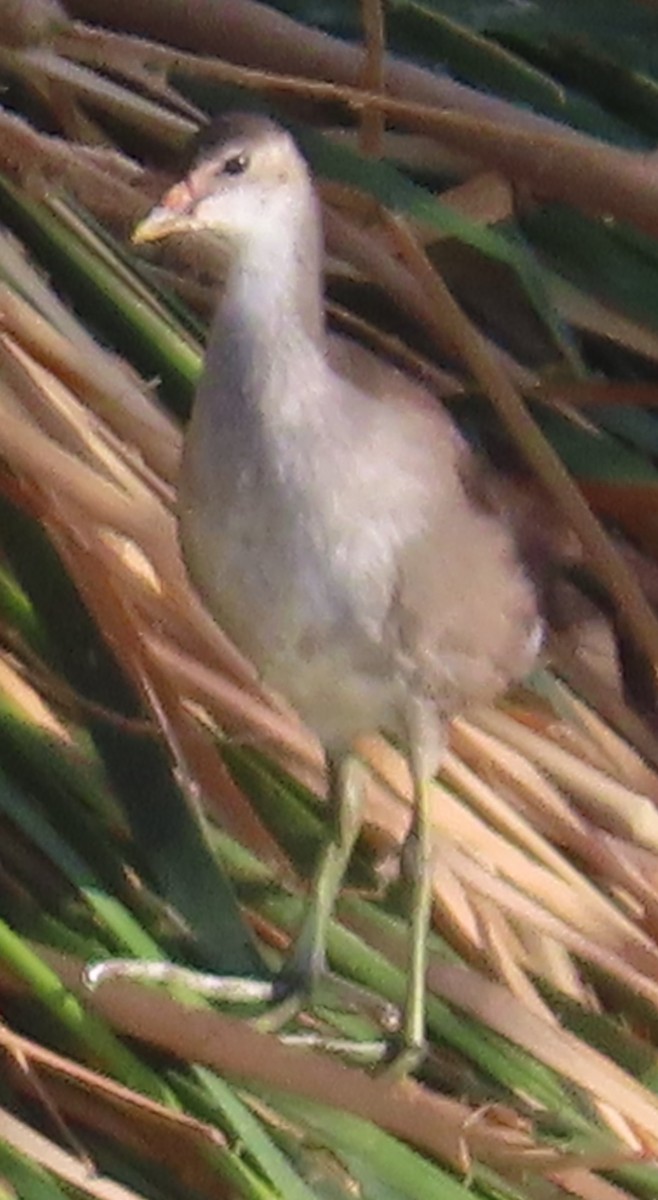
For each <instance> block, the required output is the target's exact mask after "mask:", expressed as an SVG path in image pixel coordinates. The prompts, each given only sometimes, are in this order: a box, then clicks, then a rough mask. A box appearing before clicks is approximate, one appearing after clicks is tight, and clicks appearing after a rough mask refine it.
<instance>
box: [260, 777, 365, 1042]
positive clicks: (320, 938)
mask: <svg viewBox="0 0 658 1200" xmlns="http://www.w3.org/2000/svg"><path fill="white" fill-rule="evenodd" d="M363 770H364V768H363V766H362V764H361V763H360V762H359V761H358V760H357V759H356V758H354V757H353V756H352V755H349V754H348V755H344V756H342V757H340V758H331V757H328V758H327V772H328V777H329V790H328V802H329V805H330V818H331V826H332V828H331V839H330V841H329V842H328V844H327V846H326V847H325V849H324V851H323V853H322V856H321V858H320V861H319V863H318V865H317V867H316V870H315V874H314V877H313V882H312V885H311V899H310V903H309V907H308V910H307V913H306V916H305V918H304V923H303V925H302V927H301V930H300V932H299V934H298V936H297V940H296V942H295V945H294V948H293V951H292V954H291V956H290V958H289V960H288V962H287V963H286V964H285V966H284V968H283V971H282V974H281V977H280V986H281V987H283V988H285V990H286V992H287V993H288V994H287V995H286V997H285V999H284V1000H283V1001H282V1003H281V1004H280V1005H278V1006H277V1007H276V1008H275V1009H273V1010H272V1011H271V1012H269V1013H267V1014H266V1015H265V1016H264V1017H262V1018H260V1019H259V1020H258V1026H259V1028H261V1029H278V1028H281V1026H282V1025H283V1024H285V1022H286V1021H287V1020H289V1018H290V1017H292V1016H293V1015H294V1014H295V1012H297V1011H299V1009H300V1008H301V1006H302V1004H303V1002H304V1000H305V999H306V998H307V997H308V996H309V994H310V993H312V991H313V988H314V986H315V984H316V983H317V981H318V979H319V978H320V977H321V975H323V974H324V972H325V971H326V968H327V963H326V944H327V932H328V928H329V921H330V920H331V915H332V913H333V910H334V906H335V903H336V899H337V897H338V894H339V892H340V888H341V885H342V882H343V878H344V876H345V873H346V871H347V867H348V865H349V861H350V858H351V855H352V850H353V848H354V843H355V842H356V839H357V837H358V835H359V830H360V828H361V815H362V809H363V778H362V775H363Z"/></svg>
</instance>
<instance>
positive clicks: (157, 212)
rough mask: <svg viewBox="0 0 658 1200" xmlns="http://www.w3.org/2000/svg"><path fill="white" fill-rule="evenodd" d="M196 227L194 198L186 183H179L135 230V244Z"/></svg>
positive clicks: (154, 240) (184, 231) (159, 239)
mask: <svg viewBox="0 0 658 1200" xmlns="http://www.w3.org/2000/svg"><path fill="white" fill-rule="evenodd" d="M193 228H194V198H193V196H192V194H191V192H190V189H189V187H188V186H187V185H186V184H185V183H177V184H176V185H175V187H173V188H171V189H170V191H168V192H167V195H166V196H165V197H164V199H163V201H162V203H161V204H158V205H156V207H155V208H153V209H151V211H150V213H148V215H147V216H146V217H144V220H143V221H140V222H139V224H138V225H137V226H136V227H135V229H134V230H133V234H132V237H131V241H132V243H133V245H135V246H142V245H144V244H145V243H146V242H159V241H161V239H162V238H166V237H169V236H170V234H172V233H186V232H187V231H188V230H190V229H193Z"/></svg>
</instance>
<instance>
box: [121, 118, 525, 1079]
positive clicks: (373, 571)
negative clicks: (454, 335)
mask: <svg viewBox="0 0 658 1200" xmlns="http://www.w3.org/2000/svg"><path fill="white" fill-rule="evenodd" d="M216 133H217V140H216V141H215V143H214V145H213V146H212V148H211V150H210V151H206V152H204V154H203V156H202V157H200V158H199V159H198V160H197V161H196V163H195V164H194V166H193V167H192V169H191V171H190V172H189V174H188V175H187V177H186V178H185V179H184V180H183V181H182V182H180V183H178V184H176V186H175V187H173V188H172V189H171V190H170V191H169V192H168V193H167V195H166V196H165V197H164V199H163V201H162V202H161V204H160V205H159V206H158V207H157V208H155V209H154V210H153V211H152V212H151V213H150V215H149V216H147V217H146V219H145V220H144V221H143V222H142V223H141V224H140V225H139V226H138V228H137V230H136V232H135V235H134V240H135V241H136V242H152V241H156V240H159V239H161V238H164V237H167V236H169V235H170V234H177V233H188V232H191V231H194V230H212V231H213V232H216V233H217V235H218V237H221V238H222V240H223V241H224V242H225V245H226V250H227V256H228V277H227V280H226V286H225V288H224V290H223V293H222V296H221V299H220V301H219V304H218V307H217V311H216V313H215V316H214V318H213V321H212V327H211V330H210V336H209V340H208V346H207V351H206V358H205V366H204V370H203V375H202V378H201V381H200V383H199V386H198V389H197V393H196V399H195V404H194V411H193V415H192V419H191V421H190V425H189V428H188V431H187V436H186V439H185V452H184V461H183V467H182V475H181V482H180V506H179V514H180V535H181V545H182V549H183V555H184V558H185V561H186V563H187V568H188V571H189V574H190V576H191V578H192V580H193V582H194V584H195V586H196V588H197V589H198V591H199V592H200V594H201V596H202V597H203V599H204V601H205V603H206V605H207V607H208V609H209V610H210V612H211V613H212V615H213V616H214V617H215V618H216V620H217V622H218V623H219V624H220V625H221V626H222V628H223V629H224V630H225V631H226V632H227V633H228V634H229V635H230V636H231V637H232V638H233V639H234V641H235V642H236V644H237V645H238V646H239V647H240V648H241V650H242V651H244V653H245V654H246V655H248V656H249V657H250V658H251V660H252V661H253V663H254V664H255V666H256V667H257V669H258V671H259V672H260V675H261V676H262V679H263V681H264V682H265V683H266V684H268V685H270V686H271V687H272V688H274V689H277V690H278V691H280V692H281V693H282V694H283V695H284V696H286V697H287V699H288V700H289V701H290V702H291V703H292V704H293V705H294V707H295V708H296V709H297V711H298V712H299V714H300V715H301V717H303V718H304V720H305V721H306V722H307V724H308V725H309V726H310V728H311V729H313V730H314V731H315V732H316V734H317V735H318V737H319V738H320V740H321V742H322V744H323V746H324V747H325V750H326V755H327V769H328V775H329V784H330V786H329V794H330V797H331V799H332V802H333V804H334V806H335V807H334V824H333V836H332V837H331V840H330V842H329V844H328V845H327V847H326V850H325V851H324V853H323V855H322V858H321V861H320V863H319V865H318V868H317V873H316V877H315V881H314V887H313V895H312V899H311V902H310V905H309V910H308V914H307V916H306V919H305V921H304V924H303V927H302V929H301V933H300V935H299V937H298V940H297V942H296V946H295V949H294V953H293V955H292V958H291V960H290V962H289V964H288V967H287V969H286V972H285V980H286V981H287V983H288V985H289V987H290V989H291V990H292V991H298V992H299V993H302V994H303V993H304V992H305V991H307V990H308V988H309V987H310V985H311V984H312V983H313V981H314V979H315V978H316V977H317V976H318V974H319V973H320V972H322V971H323V969H324V967H325V941H326V933H327V924H328V921H329V918H330V915H331V912H332V908H333V905H334V901H335V898H336V895H337V892H338V890H339V888H340V885H341V881H342V879H343V875H344V873H345V870H346V867H347V864H348V860H349V857H350V854H351V851H352V848H353V845H354V841H355V839H356V837H357V834H358V830H359V824H360V800H359V795H360V790H361V789H360V785H359V778H358V766H357V764H356V763H355V760H354V758H353V757H352V748H353V745H354V741H355V739H356V737H357V736H358V735H359V734H363V733H367V732H373V731H375V730H383V731H386V732H388V733H390V734H392V735H393V736H394V737H395V738H396V739H397V740H398V741H399V742H400V743H401V744H402V745H403V746H404V747H405V748H406V749H407V751H408V753H409V759H410V763H411V769H412V773H413V780H414V791H415V807H414V816H413V820H412V824H411V828H410V831H409V835H408V838H407V842H406V845H405V849H404V853H403V855H402V869H403V873H404V874H405V875H406V877H407V878H408V880H409V884H410V892H411V901H410V902H411V914H412V915H411V946H410V958H409V975H408V991H407V997H406V1004H405V1009H404V1013H403V1021H402V1028H401V1039H400V1040H401V1042H402V1047H403V1048H402V1051H401V1053H400V1055H399V1057H398V1059H397V1061H398V1063H399V1064H400V1065H401V1066H402V1067H403V1068H409V1067H410V1066H411V1065H412V1064H413V1063H415V1061H416V1059H417V1057H418V1054H419V1053H420V1052H421V1050H422V1047H423V1043H424V987H425V967H426V950H425V944H426V935H427V926H428V920H429V910H430V903H431V891H430V879H429V859H430V833H429V817H428V797H427V792H428V786H427V785H428V781H429V780H430V779H431V778H432V776H433V775H434V773H435V772H436V771H437V768H438V767H439V765H440V762H441V755H442V751H443V747H444V743H445V731H446V725H447V722H448V721H449V720H450V718H451V717H452V716H453V715H455V714H456V713H461V712H463V711H464V710H465V709H468V707H469V705H471V704H473V703H477V704H480V703H482V702H483V701H484V702H486V701H488V700H491V699H492V698H494V697H495V696H497V695H499V694H500V693H502V692H503V691H504V690H505V689H506V688H507V686H508V685H509V684H510V682H512V681H514V680H518V679H520V678H521V677H522V676H523V675H524V674H525V673H526V672H527V671H528V670H529V669H530V668H531V667H532V665H533V663H534V662H535V659H536V656H537V653H538V650H539V646H540V642H541V628H542V627H541V622H540V620H539V616H538V605H537V597H536V594H535V588H534V586H533V584H532V582H531V581H530V579H529V577H528V574H527V573H526V570H525V568H524V566H523V565H522V563H521V561H520V557H519V553H518V549H517V546H516V543H515V538H514V535H513V531H512V528H511V524H510V520H509V518H508V516H507V515H506V514H505V513H504V512H503V511H492V509H491V508H490V507H487V506H486V505H483V504H482V503H481V502H480V501H479V500H478V497H477V488H475V489H474V488H473V486H472V481H473V474H474V471H475V472H477V469H478V467H477V464H476V463H474V460H473V458H472V455H471V451H470V450H469V448H468V447H467V446H466V444H465V442H464V441H463V440H462V438H461V436H460V434H459V433H458V432H457V430H456V428H455V426H454V425H453V423H452V421H451V420H450V418H449V417H448V415H447V414H446V412H445V411H444V410H442V408H441V407H440V406H439V404H438V403H437V402H436V400H435V399H434V398H433V397H432V396H431V395H429V393H427V392H426V391H425V390H424V389H423V388H422V387H421V386H420V385H418V384H416V383H414V382H412V381H411V380H410V379H408V378H407V377H406V376H404V375H403V374H401V373H400V372H399V371H398V370H396V369H394V368H393V367H392V366H389V365H387V364H385V363H383V362H381V361H379V360H378V359H377V358H375V357H374V356H373V355H371V354H369V353H368V352H367V351H365V350H363V349H361V348H359V347H357V346H356V345H354V344H350V343H349V342H348V341H347V340H346V339H341V338H335V337H333V336H329V335H328V334H327V329H326V325H325V318H324V304H323V280H322V259H323V246H322V228H321V220H320V209H319V203H318V199H317V197H316V194H315V192H314V189H313V185H312V183H311V179H310V176H309V171H308V168H307V166H306V163H305V161H304V159H303V157H302V155H301V154H300V152H299V151H298V149H297V147H296V145H295V143H294V141H293V139H292V138H291V137H290V135H289V134H288V133H287V132H286V131H285V130H284V129H282V128H280V127H279V126H278V125H276V124H274V123H273V122H272V121H269V120H266V119H264V118H260V117H254V116H251V115H250V116H246V115H233V116H230V117H227V118H224V119H222V120H221V121H220V122H219V123H218V124H217V126H216Z"/></svg>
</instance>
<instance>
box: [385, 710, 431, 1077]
mask: <svg viewBox="0 0 658 1200" xmlns="http://www.w3.org/2000/svg"><path fill="white" fill-rule="evenodd" d="M423 716H424V714H423V713H422V712H421V711H420V710H419V712H418V713H417V714H413V715H412V716H411V718H410V720H409V746H410V765H411V776H412V782H413V813H412V818H411V825H410V827H409V832H408V834H407V837H406V839H405V842H404V845H403V847H402V853H401V859H400V868H401V874H402V878H403V880H404V881H405V883H406V885H407V888H408V892H409V910H410V921H409V961H408V968H407V991H406V996H405V1001H404V1009H403V1014H402V1025H401V1028H400V1036H399V1049H398V1051H397V1053H395V1055H394V1057H393V1058H392V1060H391V1063H390V1066H389V1070H390V1071H391V1072H392V1073H393V1074H394V1075H396V1076H401V1075H407V1074H409V1072H411V1071H413V1070H414V1069H415V1068H416V1067H417V1066H418V1063H419V1062H420V1061H421V1059H422V1058H423V1056H424V1053H425V1046H426V1043H425V997H426V975H427V935H428V932H429V927H430V920H431V912H432V874H431V865H432V862H431V855H432V831H431V820H430V792H431V784H432V775H433V771H434V768H435V766H436V761H437V758H438V755H437V754H436V752H435V747H434V746H432V751H433V752H430V747H429V746H428V744H427V738H426V737H424V736H423V735H424V720H423ZM434 733H435V731H434ZM431 740H432V741H434V740H435V737H433V738H432V739H431Z"/></svg>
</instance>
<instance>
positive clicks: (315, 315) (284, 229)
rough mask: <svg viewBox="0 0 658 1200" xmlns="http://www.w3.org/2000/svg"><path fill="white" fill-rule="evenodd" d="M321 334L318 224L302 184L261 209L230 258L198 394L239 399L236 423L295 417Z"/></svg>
mask: <svg viewBox="0 0 658 1200" xmlns="http://www.w3.org/2000/svg"><path fill="white" fill-rule="evenodd" d="M325 340H326V334H325V320H324V302H323V292H322V235H321V224H320V217H319V211H318V205H317V201H316V199H315V196H314V195H313V193H312V192H311V189H310V187H309V188H308V191H307V192H306V193H305V194H304V195H302V196H301V197H297V202H296V203H295V204H294V206H292V205H291V206H289V209H288V210H285V209H283V208H281V209H280V210H279V211H278V212H277V211H276V210H275V211H273V212H272V213H270V214H267V216H266V217H265V219H264V221H263V224H262V227H259V228H258V229H254V230H253V236H250V238H249V242H248V244H247V245H243V246H242V247H241V248H240V250H239V252H238V254H237V256H236V257H235V259H234V261H233V262H232V264H231V267H230V270H229V274H228V278H227V281H226V286H225V289H224V292H223V295H222V298H221V300H220V303H219V306H218V309H217V312H216V314H215V317H214V320H213V323H212V327H211V331H210V337H209V341H208V347H207V351H206V363H205V370H204V379H203V381H202V384H201V386H200V388H199V394H198V400H199V401H200V402H201V403H204V402H209V403H211V404H213V405H215V406H216V405H217V404H220V405H222V406H223V407H224V408H225V409H227V408H233V407H234V406H239V407H240V410H241V420H242V422H243V423H244V422H245V421H247V420H249V415H250V414H251V418H252V419H253V420H254V421H259V420H264V421H267V420H268V419H270V418H273V419H274V421H279V422H283V423H285V422H286V421H287V420H289V421H294V420H295V419H298V418H299V417H301V414H300V413H299V412H298V409H299V406H300V405H303V404H304V402H305V395H306V389H305V387H304V378H305V372H308V371H309V370H312V368H313V364H314V363H315V364H317V363H318V362H322V361H323V359H324V350H325ZM213 381H214V387H213ZM217 383H219V387H217ZM311 391H312V389H311ZM213 397H214V398H213ZM310 402H311V401H310V400H309V401H307V403H310ZM233 415H235V414H233ZM216 416H219V414H216ZM225 416H226V419H227V420H229V421H230V419H231V413H230V412H226V413H225Z"/></svg>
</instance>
